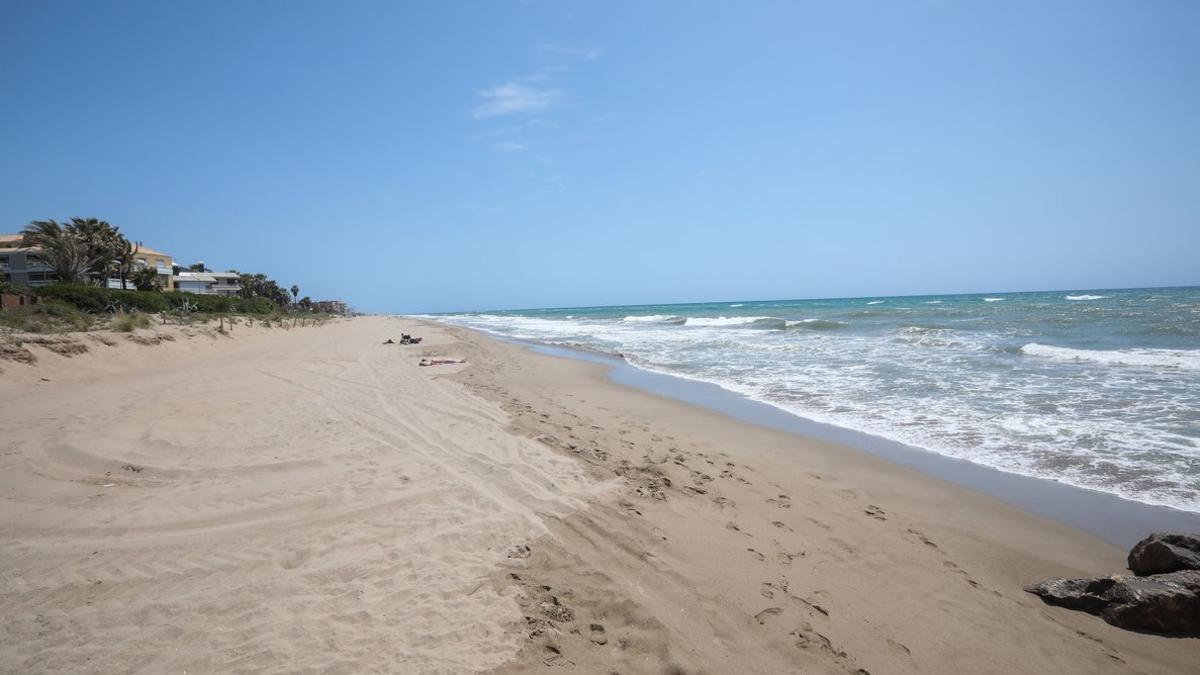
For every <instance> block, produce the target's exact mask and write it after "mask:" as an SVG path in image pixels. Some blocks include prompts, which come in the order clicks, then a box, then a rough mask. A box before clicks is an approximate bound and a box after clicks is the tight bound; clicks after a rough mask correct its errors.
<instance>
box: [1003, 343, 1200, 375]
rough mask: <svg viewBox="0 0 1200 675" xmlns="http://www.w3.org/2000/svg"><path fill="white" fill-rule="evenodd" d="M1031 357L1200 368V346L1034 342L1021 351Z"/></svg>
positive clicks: (1137, 365) (1131, 365) (1107, 364)
mask: <svg viewBox="0 0 1200 675" xmlns="http://www.w3.org/2000/svg"><path fill="white" fill-rule="evenodd" d="M1019 351H1020V352H1021V353H1022V354H1025V355H1027V356H1037V357H1040V358H1044V359H1053V360H1056V361H1075V362H1079V361H1085V362H1090V363H1100V364H1104V365H1106V366H1130V367H1138V368H1177V369H1182V370H1200V349H1112V350H1104V349H1071V348H1070V347H1055V346H1053V345H1043V344H1039V343H1037V342H1030V343H1029V344H1027V345H1025V346H1024V347H1021V349H1020V350H1019Z"/></svg>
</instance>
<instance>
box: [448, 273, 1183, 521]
mask: <svg viewBox="0 0 1200 675" xmlns="http://www.w3.org/2000/svg"><path fill="white" fill-rule="evenodd" d="M431 318H436V319H439V320H443V321H448V322H451V323H455V324H459V325H465V326H470V327H474V328H480V329H483V330H486V331H490V332H494V333H498V334H501V335H506V336H510V337H516V338H524V339H531V340H537V341H541V342H546V343H551V344H558V345H566V346H576V347H583V348H587V349H593V350H600V351H605V352H612V353H619V354H622V355H624V356H625V357H626V359H627V360H629V362H631V363H633V364H634V365H637V366H640V367H643V368H646V369H650V370H656V371H662V372H666V373H671V374H675V375H679V376H683V377H690V378H695V379H699V380H704V381H707V382H712V383H715V384H719V385H721V386H723V387H726V388H728V389H731V390H733V391H737V392H740V393H742V394H745V395H747V396H750V397H752V398H754V399H757V400H761V401H764V402H767V403H771V404H773V405H775V406H778V407H780V408H783V409H785V410H788V411H790V412H793V413H795V414H797V415H801V416H804V417H807V418H810V419H814V420H817V421H821V422H826V423H831V424H836V425H839V426H843V427H849V428H853V429H857V430H860V431H865V432H868V433H872V434H876V435H879V436H884V437H887V438H890V439H893V440H897V441H901V442H903V443H907V444H909V445H913V446H916V447H920V448H924V449H927V450H930V451H932V452H937V453H941V454H945V455H949V456H952V457H958V458H962V459H967V460H970V461H973V462H977V463H979V464H984V465H987V466H991V467H995V468H997V469H1001V470H1004V471H1010V472H1014V473H1019V474H1023V475H1029V476H1036V477H1043V478H1050V479H1054V480H1059V481H1062V482H1066V483H1070V484H1073V485H1077V486H1080V487H1087V488H1092V489H1096V490H1103V491H1106V492H1111V493H1114V494H1117V495H1120V496H1123V497H1126V498H1129V499H1134V500H1138V501H1142V502H1146V503H1151V504H1160V505H1165V506H1173V507H1176V508H1180V509H1186V510H1190V511H1200V288H1194V287H1193V288H1159V289H1132V290H1093V291H1058V292H1039V293H994V294H981V295H945V296H917V297H878V298H851V299H832V300H768V301H743V302H716V303H702V304H676V305H637V306H617V307H586V308H584V307H573V308H561V309H537V310H513V311H510V310H505V311H489V312H479V313H465V314H453V315H439V316H436V317H431Z"/></svg>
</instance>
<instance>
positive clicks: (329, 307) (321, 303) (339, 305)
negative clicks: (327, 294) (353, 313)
mask: <svg viewBox="0 0 1200 675" xmlns="http://www.w3.org/2000/svg"><path fill="white" fill-rule="evenodd" d="M312 308H313V310H314V311H317V312H329V313H331V314H345V313H346V303H344V302H342V301H341V300H317V301H315V302H313V304H312Z"/></svg>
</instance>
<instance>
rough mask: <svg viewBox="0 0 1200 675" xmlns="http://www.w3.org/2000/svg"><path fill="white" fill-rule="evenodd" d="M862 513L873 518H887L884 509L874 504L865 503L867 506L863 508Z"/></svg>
mask: <svg viewBox="0 0 1200 675" xmlns="http://www.w3.org/2000/svg"><path fill="white" fill-rule="evenodd" d="M863 513H865V514H867V515H868V516H871V517H872V518H874V519H875V520H887V516H886V515H885V513H884V510H883V509H881V508H879V507H878V506H875V505H874V504H867V508H865V509H863Z"/></svg>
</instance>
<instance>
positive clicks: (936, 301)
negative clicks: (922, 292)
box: [925, 300, 942, 305]
mask: <svg viewBox="0 0 1200 675" xmlns="http://www.w3.org/2000/svg"><path fill="white" fill-rule="evenodd" d="M925 304H927V305H940V304H942V301H941V300H926V301H925Z"/></svg>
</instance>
